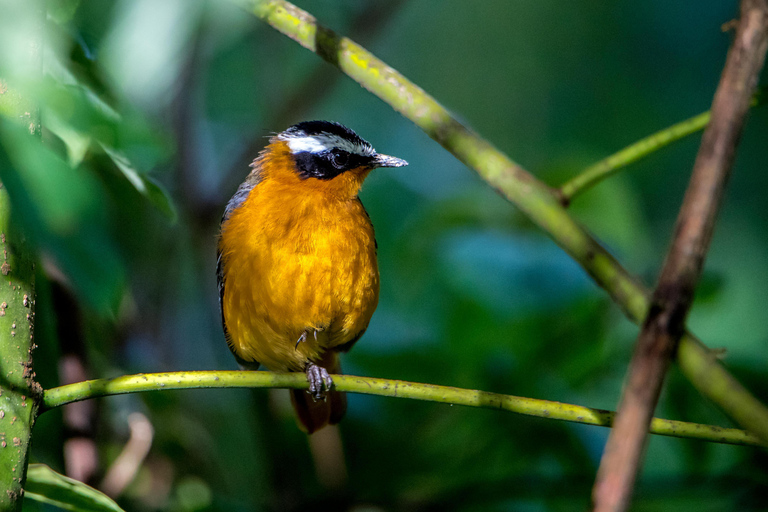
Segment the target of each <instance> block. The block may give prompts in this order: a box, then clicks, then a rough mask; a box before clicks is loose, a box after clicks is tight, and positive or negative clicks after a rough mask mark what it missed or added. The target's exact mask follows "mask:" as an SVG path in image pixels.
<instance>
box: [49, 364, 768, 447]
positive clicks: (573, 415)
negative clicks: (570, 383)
mask: <svg viewBox="0 0 768 512" xmlns="http://www.w3.org/2000/svg"><path fill="white" fill-rule="evenodd" d="M333 383H334V388H335V389H337V390H339V391H346V392H349V393H362V394H366V395H379V396H390V397H397V398H410V399H413V400H426V401H430V402H440V403H445V404H453V405H465V406H468V407H481V408H485V409H499V410H503V411H509V412H514V413H518V414H524V415H527V416H536V417H539V418H548V419H553V420H562V421H571V422H574V423H584V424H586V425H598V426H602V427H610V426H611V424H612V422H613V417H614V413H613V412H611V411H604V410H601V409H591V408H589V407H583V406H580V405H572V404H565V403H561V402H551V401H549V400H538V399H535V398H522V397H517V396H511V395H501V394H498V393H489V392H487V391H477V390H474V389H461V388H454V387H449V386H437V385H434V384H421V383H417V382H405V381H400V380H389V379H375V378H368V377H355V376H352V375H334V376H333ZM198 388H292V389H306V388H307V378H306V376H305V375H304V374H303V373H274V372H231V371H207V372H174V373H147V374H139V375H126V376H123V377H117V378H114V379H98V380H89V381H85V382H77V383H75V384H68V385H66V386H59V387H57V388H53V389H49V390H47V391H46V392H45V396H44V398H43V407H44V409H43V410H48V409H52V408H54V407H60V406H62V405H65V404H68V403H72V402H77V401H80V400H87V399H89V398H96V397H102V396H110V395H120V394H124V393H136V392H139V391H158V390H168V389H198ZM651 433H653V434H658V435H662V436H672V437H682V438H688V439H699V440H702V441H711V442H715V443H725V444H736V445H748V446H765V445H764V444H763V443H762V441H760V439H759V438H757V437H756V436H754V435H752V434H750V433H749V432H746V431H744V430H738V429H735V428H721V427H717V426H714V425H701V424H697V423H688V422H684V421H673V420H664V419H658V418H654V420H653V422H652V423H651Z"/></svg>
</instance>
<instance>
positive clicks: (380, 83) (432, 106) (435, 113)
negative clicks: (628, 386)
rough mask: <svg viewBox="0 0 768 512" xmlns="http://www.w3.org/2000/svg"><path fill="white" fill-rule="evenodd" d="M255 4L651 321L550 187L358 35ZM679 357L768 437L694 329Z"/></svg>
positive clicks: (758, 414)
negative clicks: (511, 205)
mask: <svg viewBox="0 0 768 512" xmlns="http://www.w3.org/2000/svg"><path fill="white" fill-rule="evenodd" d="M247 5H248V6H249V8H250V9H251V10H252V11H253V13H254V14H255V15H256V16H258V17H259V18H261V19H262V20H264V21H265V22H266V23H268V24H269V25H270V26H272V27H273V28H274V29H276V30H278V31H280V32H282V33H283V34H285V35H286V36H288V37H290V38H291V39H293V40H295V41H296V42H298V43H299V44H300V45H302V46H303V47H305V48H307V49H309V50H310V51H313V52H315V53H318V54H319V55H320V56H322V57H323V58H325V59H326V60H328V61H329V62H331V63H333V64H334V65H336V66H337V67H338V68H339V69H340V70H341V71H343V72H344V73H346V74H347V75H348V76H350V77H351V78H353V79H354V80H355V81H357V82H358V83H360V85H362V86H363V87H365V88H366V89H368V90H369V91H371V92H372V93H373V94H375V95H376V96H378V97H379V98H381V99H382V100H383V101H385V102H386V103H387V104H389V105H390V106H392V108H393V109H395V110H396V111H398V112H400V113H401V114H402V115H403V116H405V117H406V118H408V119H410V120H411V121H412V122H413V123H415V124H416V125H417V126H419V127H420V128H421V129H422V130H424V131H425V132H426V133H427V134H428V135H429V136H430V137H432V138H433V139H435V140H436V141H437V142H439V143H440V144H441V145H442V146H443V147H444V148H445V149H446V150H448V151H449V152H451V154H453V155H454V156H455V157H456V158H457V159H459V160H460V161H461V162H463V163H465V164H466V165H467V166H469V167H470V168H472V169H474V170H475V171H476V172H477V173H478V174H479V175H480V176H481V177H482V178H483V179H484V180H486V181H487V182H488V183H489V184H490V185H491V186H492V187H493V188H494V189H495V190H497V191H498V192H499V193H500V194H501V195H503V196H504V197H506V198H507V199H508V200H509V201H511V202H512V203H514V204H515V205H517V207H518V208H519V209H520V210H521V211H522V212H523V213H524V214H525V215H526V216H528V218H529V219H530V220H531V221H532V222H534V223H535V224H537V225H538V226H539V227H540V228H541V229H542V230H544V231H545V232H546V233H547V234H548V235H549V236H550V237H552V239H553V240H554V241H555V242H556V243H557V244H558V245H559V246H560V247H562V248H563V249H564V250H565V251H566V252H567V253H568V254H570V255H571V257H572V258H573V259H574V260H575V261H576V262H577V263H579V264H580V265H581V266H582V267H583V268H584V270H585V271H586V272H587V273H588V274H589V275H590V276H591V277H592V278H593V279H594V280H595V282H596V283H597V284H598V285H599V286H601V287H602V288H603V289H605V290H606V291H607V292H608V293H609V294H610V296H611V298H612V299H613V301H614V302H615V303H616V304H618V305H619V306H620V307H621V308H622V310H623V311H624V313H625V314H626V315H627V317H628V318H630V319H631V320H632V321H634V322H636V323H640V322H642V321H643V319H644V318H645V316H646V313H647V311H648V306H649V303H650V298H649V293H648V291H647V290H646V289H645V288H644V287H643V286H642V285H641V284H639V282H638V281H637V280H636V279H635V278H633V277H632V276H631V275H630V274H629V273H628V272H627V271H626V269H624V268H623V267H622V266H621V265H620V264H619V263H618V262H617V261H616V260H615V259H614V258H613V256H611V255H610V254H609V253H608V251H607V250H606V249H605V248H604V247H603V246H601V245H600V244H599V243H598V242H597V241H596V240H595V239H594V238H593V237H592V236H591V235H590V234H589V233H588V232H587V231H586V230H585V229H584V228H583V227H582V226H581V225H579V224H578V223H577V222H576V221H574V220H573V219H572V218H571V217H570V216H569V215H568V212H567V211H566V210H565V208H563V206H562V204H561V203H560V201H559V199H558V198H557V197H556V194H555V193H553V191H552V190H551V189H550V188H549V187H547V186H546V185H545V184H543V183H542V182H541V181H539V180H537V179H536V178H535V177H534V176H532V175H531V174H530V173H528V172H527V171H526V170H525V169H523V168H522V167H520V166H519V165H517V164H516V163H515V162H513V161H512V160H510V159H509V158H508V157H507V156H506V155H505V154H504V153H502V152H501V151H499V150H498V149H496V148H494V147H493V146H492V145H491V144H489V143H488V142H487V141H486V140H484V139H482V138H481V137H480V136H478V135H477V134H476V133H474V132H472V131H471V130H469V129H467V128H466V127H464V126H463V125H462V124H461V123H459V121H457V120H456V119H455V118H454V117H453V116H451V114H450V113H449V112H448V111H447V110H446V109H445V108H444V107H443V106H442V105H440V104H439V103H438V102H437V101H436V100H435V99H434V98H432V97H431V96H430V95H429V94H427V93H426V92H424V91H423V90H422V89H421V88H419V87H418V86H416V85H415V84H413V83H412V82H410V81H409V80H408V79H406V78H405V77H404V76H403V75H402V74H400V73H399V72H397V70H395V69H393V68H392V67H390V66H388V65H387V64H385V63H384V62H382V61H381V60H380V59H378V58H377V57H376V56H374V55H373V54H371V53H370V52H369V51H367V50H366V49H364V48H362V47H361V46H359V45H358V44H356V43H355V42H354V41H351V40H350V39H348V38H346V37H341V36H339V35H338V34H336V33H334V32H333V31H332V30H330V29H328V28H325V27H322V26H320V25H319V24H318V23H317V21H316V20H315V18H314V17H313V16H312V15H311V14H309V13H307V12H306V11H303V10H301V9H299V8H298V7H296V6H295V5H293V4H291V3H289V2H286V1H284V0H248V1H247ZM329 55H332V56H333V58H329ZM678 357H679V359H680V361H681V365H680V369H681V370H682V371H683V373H684V374H685V375H686V377H688V379H689V380H690V381H691V382H692V383H693V384H694V386H695V387H696V389H698V390H699V392H701V393H702V394H703V395H705V396H707V397H708V398H709V399H710V400H712V401H713V402H715V403H716V404H717V405H718V406H719V407H721V408H722V409H723V410H724V411H725V412H726V413H727V414H728V415H730V416H731V417H732V418H733V419H734V420H736V421H737V422H738V423H739V424H740V425H742V426H743V427H745V428H748V429H750V431H752V432H754V433H755V434H757V435H759V436H760V437H761V438H762V439H764V440H766V441H768V408H766V407H765V405H763V404H762V403H761V402H760V401H759V400H758V399H757V398H755V397H754V396H753V395H752V394H751V393H750V392H749V391H748V390H747V389H746V388H744V386H742V385H741V384H740V383H739V382H738V381H737V380H736V379H735V378H734V377H733V376H732V375H731V374H730V373H729V372H728V370H726V369H725V367H723V365H722V364H720V362H719V361H718V360H717V359H716V358H715V357H714V356H713V355H712V354H711V353H710V351H709V350H708V349H707V348H706V347H705V346H704V345H703V344H702V343H701V342H699V341H698V340H697V339H696V338H695V337H694V336H693V335H691V334H689V333H686V335H685V337H684V338H683V340H682V341H681V343H680V347H679V349H678ZM683 361H684V362H685V364H683ZM732 397H738V399H733V398H732Z"/></svg>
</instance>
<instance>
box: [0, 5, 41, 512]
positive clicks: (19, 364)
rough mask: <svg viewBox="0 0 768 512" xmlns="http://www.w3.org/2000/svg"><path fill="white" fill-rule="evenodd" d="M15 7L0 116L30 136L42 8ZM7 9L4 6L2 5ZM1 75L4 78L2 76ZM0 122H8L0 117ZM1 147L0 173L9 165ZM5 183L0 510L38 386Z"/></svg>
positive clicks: (21, 455) (14, 482)
mask: <svg viewBox="0 0 768 512" xmlns="http://www.w3.org/2000/svg"><path fill="white" fill-rule="evenodd" d="M14 7H18V8H19V9H20V10H16V11H15V12H14V13H13V14H9V13H7V12H4V15H6V16H14V15H19V14H21V15H25V16H29V17H30V21H32V22H33V23H32V24H30V26H31V27H32V28H30V30H29V32H28V33H24V34H22V35H21V37H19V38H18V39H17V40H15V41H12V43H13V44H7V45H6V46H7V47H8V48H16V49H18V51H19V52H20V53H22V55H18V56H17V57H21V58H20V59H19V60H18V64H17V66H16V67H15V68H14V72H15V74H14V76H13V78H14V79H19V80H18V81H16V82H13V83H11V82H9V81H6V80H1V79H0V90H2V95H0V115H3V116H4V117H7V118H9V119H12V121H11V122H16V123H20V124H21V125H22V126H24V128H25V129H26V130H27V131H29V133H30V134H31V135H33V136H37V137H39V136H40V132H41V130H40V110H39V108H37V105H36V104H34V103H33V102H32V100H31V99H30V97H29V95H28V94H25V90H24V89H22V88H21V87H24V85H23V84H25V83H26V84H28V83H29V81H35V80H39V78H40V75H41V74H42V51H41V48H42V34H43V25H44V22H45V9H44V8H43V4H42V3H41V2H39V1H38V0H33V1H32V2H29V3H27V4H24V3H18V5H17V6H14ZM3 9H4V11H5V10H7V8H6V7H4V8H3ZM4 78H5V77H4ZM0 121H1V122H7V121H5V120H4V119H0ZM6 149H7V148H4V147H0V175H3V174H4V173H3V172H2V171H3V170H5V169H7V168H9V167H10V166H11V162H10V160H9V158H8V154H7V152H6ZM20 214H21V213H20V212H18V211H16V210H13V211H12V205H11V204H10V198H9V196H8V192H7V191H6V190H5V187H4V186H3V184H2V183H0V269H1V272H0V511H2V512H6V511H19V510H21V508H22V503H23V501H24V500H23V499H22V497H23V495H24V485H25V483H26V477H27V464H28V461H29V447H30V442H31V438H32V427H33V426H34V424H35V420H36V419H37V415H38V409H39V401H40V398H41V396H42V388H41V387H40V385H39V384H38V383H37V382H36V381H35V373H34V371H33V369H32V351H33V350H34V348H35V344H34V322H35V264H34V260H33V257H32V253H31V250H30V248H29V245H28V244H27V241H26V239H25V236H24V233H21V232H20V231H19V230H18V229H17V224H15V223H14V222H13V220H14V216H18V215H20Z"/></svg>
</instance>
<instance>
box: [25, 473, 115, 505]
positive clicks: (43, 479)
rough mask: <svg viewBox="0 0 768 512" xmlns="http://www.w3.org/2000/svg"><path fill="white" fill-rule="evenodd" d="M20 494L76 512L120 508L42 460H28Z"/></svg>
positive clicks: (103, 495)
mask: <svg viewBox="0 0 768 512" xmlns="http://www.w3.org/2000/svg"><path fill="white" fill-rule="evenodd" d="M24 497H25V498H26V499H31V500H35V501H39V502H41V503H47V504H49V505H54V506H57V507H59V508H62V509H64V510H76V511H78V512H123V509H122V508H120V507H119V506H118V505H117V503H115V502H114V501H112V499H111V498H109V497H108V496H107V495H105V494H103V493H101V492H99V491H97V490H96V489H94V488H93V487H90V486H88V485H85V484H84V483H82V482H79V481H77V480H74V479H72V478H69V477H66V476H64V475H62V474H59V473H57V472H56V471H54V470H52V469H51V468H49V467H48V466H46V465H45V464H30V465H29V469H28V470H27V485H26V487H25V493H24Z"/></svg>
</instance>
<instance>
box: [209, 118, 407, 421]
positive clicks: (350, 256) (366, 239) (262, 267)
mask: <svg viewBox="0 0 768 512" xmlns="http://www.w3.org/2000/svg"><path fill="white" fill-rule="evenodd" d="M406 165H408V162H406V161H405V160H402V159H400V158H396V157H393V156H388V155H383V154H380V153H377V152H376V150H375V149H374V148H373V146H372V145H371V144H370V143H369V142H367V141H366V140H364V139H362V138H361V137H360V136H358V135H357V134H356V133H355V132H354V131H352V130H351V129H349V128H347V127H346V126H344V125H342V124H339V123H336V122H332V121H304V122H300V123H298V124H295V125H293V126H291V127H290V128H288V129H287V130H285V131H283V132H281V133H278V134H276V135H273V136H272V137H270V139H269V143H268V144H267V145H266V147H265V148H264V149H263V150H262V151H261V152H260V153H259V155H258V157H257V158H256V159H255V160H254V161H253V163H251V171H250V173H249V174H248V175H247V177H246V178H245V181H243V183H242V184H241V185H240V186H239V187H238V188H237V191H236V192H235V194H234V195H233V196H232V198H231V199H230V200H229V202H228V203H227V205H226V207H225V210H224V214H223V216H222V219H221V227H220V232H219V237H218V244H217V249H218V250H217V256H218V257H217V270H216V275H217V281H218V288H219V305H220V309H221V317H222V324H223V328H224V337H225V338H226V341H227V344H228V345H229V348H230V349H231V351H232V353H233V354H234V356H235V359H236V360H237V362H238V363H239V364H240V366H241V367H242V368H243V369H247V370H256V369H258V368H259V366H260V365H263V366H264V367H266V368H267V369H269V370H271V371H276V372H304V373H305V374H306V378H307V381H308V389H306V390H305V389H292V390H290V394H291V402H292V404H293V407H294V409H295V411H296V418H297V423H298V425H299V427H300V428H301V429H302V430H304V431H305V432H307V433H309V434H311V433H313V432H316V431H317V430H319V429H321V428H323V427H324V426H326V425H333V424H336V423H338V422H339V421H340V420H341V419H342V417H343V416H344V414H345V412H346V407H347V404H346V396H345V394H344V393H342V392H339V391H336V390H335V389H333V380H332V378H331V376H330V375H331V374H339V373H341V365H340V362H339V354H340V353H342V352H346V351H348V350H349V349H350V348H351V347H352V346H353V345H354V344H355V342H357V340H359V339H360V337H361V336H362V335H363V333H364V332H365V330H366V328H367V327H368V323H369V322H370V320H371V317H372V315H373V312H374V310H375V309H376V306H377V304H378V300H379V270H378V263H377V244H376V238H375V235H374V230H373V224H372V223H371V220H370V217H369V216H368V213H367V211H366V210H365V207H364V206H363V203H362V202H361V201H360V198H359V197H358V193H359V191H360V188H361V186H362V184H363V181H364V180H365V178H366V177H367V176H368V174H369V173H370V172H371V170H373V169H375V168H378V167H403V166H406Z"/></svg>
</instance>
